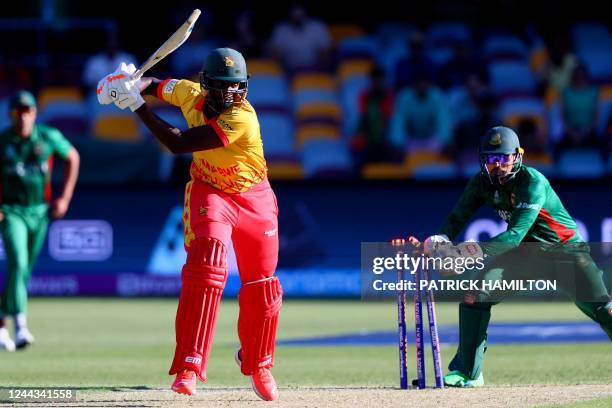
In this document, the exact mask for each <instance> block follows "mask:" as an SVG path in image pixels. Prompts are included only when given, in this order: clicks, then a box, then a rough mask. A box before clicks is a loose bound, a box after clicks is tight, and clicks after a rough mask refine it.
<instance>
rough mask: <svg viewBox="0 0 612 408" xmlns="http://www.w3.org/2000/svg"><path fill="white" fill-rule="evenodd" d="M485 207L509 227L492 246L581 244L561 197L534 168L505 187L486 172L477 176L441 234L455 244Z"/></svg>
mask: <svg viewBox="0 0 612 408" xmlns="http://www.w3.org/2000/svg"><path fill="white" fill-rule="evenodd" d="M483 205H488V206H490V207H492V208H493V209H494V210H495V211H497V213H498V214H499V216H500V217H501V218H502V219H503V220H504V221H506V222H507V223H508V229H507V230H506V231H505V232H502V233H501V234H499V235H497V236H495V237H493V238H492V239H491V240H490V242H499V243H507V244H512V245H509V246H508V248H509V247H510V246H514V245H518V244H519V243H521V242H523V241H527V242H544V243H561V242H563V243H565V242H582V238H581V237H580V234H579V233H578V230H577V228H576V222H575V221H574V219H573V218H572V217H570V215H569V213H568V212H567V210H566V209H565V207H563V204H562V203H561V200H560V199H559V196H557V194H556V193H555V191H554V190H553V189H552V187H551V186H550V183H549V182H548V180H547V179H546V177H544V175H542V173H540V172H539V171H537V170H535V169H533V168H531V167H527V166H521V168H520V170H519V171H518V172H517V174H516V176H514V177H513V178H512V179H511V180H509V181H508V182H506V183H505V184H502V185H494V184H492V183H491V182H490V181H489V178H488V177H487V176H486V175H485V174H484V173H483V172H479V173H478V174H476V175H475V176H474V177H472V179H471V180H470V181H469V183H468V185H467V187H466V189H465V191H464V192H463V194H462V196H461V198H460V199H459V202H458V203H457V204H456V205H455V208H454V209H453V210H452V212H451V213H450V215H449V216H448V218H447V219H446V221H445V222H444V224H443V226H442V228H441V229H440V233H441V234H446V235H447V236H448V237H449V238H450V239H451V240H453V239H454V238H455V237H456V236H457V234H459V232H460V231H461V230H462V229H463V227H464V226H465V224H466V223H467V221H468V220H469V219H470V218H471V217H472V215H474V213H475V212H476V211H477V210H478V209H479V208H480V207H481V206H483ZM485 252H486V251H485Z"/></svg>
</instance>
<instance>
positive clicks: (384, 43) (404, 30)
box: [374, 22, 415, 49]
mask: <svg viewBox="0 0 612 408" xmlns="http://www.w3.org/2000/svg"><path fill="white" fill-rule="evenodd" d="M414 31H415V28H414V26H412V25H410V24H407V23H404V22H402V23H385V24H381V25H380V26H379V27H378V29H377V30H376V33H375V34H374V35H375V36H376V38H377V39H378V43H379V44H380V45H381V48H383V49H388V48H389V47H392V46H393V45H394V44H402V45H404V46H406V45H407V44H408V41H409V40H410V36H411V35H412V33H413V32H414Z"/></svg>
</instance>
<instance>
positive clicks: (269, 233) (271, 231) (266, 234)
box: [264, 228, 276, 237]
mask: <svg viewBox="0 0 612 408" xmlns="http://www.w3.org/2000/svg"><path fill="white" fill-rule="evenodd" d="M264 235H265V236H266V237H273V236H275V235H276V228H274V229H271V230H269V231H264Z"/></svg>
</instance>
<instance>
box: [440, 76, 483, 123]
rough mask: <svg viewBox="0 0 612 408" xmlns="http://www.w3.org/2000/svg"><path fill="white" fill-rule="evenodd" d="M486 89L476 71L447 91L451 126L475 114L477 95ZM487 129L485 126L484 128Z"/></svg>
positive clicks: (476, 110)
mask: <svg viewBox="0 0 612 408" xmlns="http://www.w3.org/2000/svg"><path fill="white" fill-rule="evenodd" d="M486 89H487V85H486V83H485V82H484V81H483V79H482V77H481V76H479V75H478V74H476V73H470V74H467V76H466V77H465V78H464V82H463V84H462V86H456V87H454V88H453V89H450V90H449V91H448V92H447V100H448V106H449V109H450V113H451V122H452V124H453V126H456V125H457V124H459V123H461V122H464V121H467V120H469V119H472V118H474V117H475V116H476V115H477V112H478V96H479V95H480V93H481V92H483V91H485V90H486ZM490 127H492V126H490ZM488 129H489V128H486V129H485V130H488Z"/></svg>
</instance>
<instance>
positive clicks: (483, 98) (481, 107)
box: [452, 88, 501, 167]
mask: <svg viewBox="0 0 612 408" xmlns="http://www.w3.org/2000/svg"><path fill="white" fill-rule="evenodd" d="M474 104H475V106H476V112H475V113H474V115H473V116H470V117H466V118H465V119H464V120H462V121H460V122H459V123H458V124H457V126H456V128H455V129H456V130H455V135H454V138H453V142H452V151H453V154H452V156H453V157H455V158H456V160H457V165H459V166H461V167H463V165H465V164H467V163H470V162H472V163H473V162H476V163H477V162H478V157H477V154H476V152H475V151H474V143H478V142H479V141H480V138H481V135H483V134H485V133H486V131H487V130H488V129H490V128H492V127H494V126H497V125H499V124H500V123H501V120H500V118H499V116H498V114H497V100H496V99H495V96H494V94H493V93H492V92H491V91H489V90H488V89H486V88H483V89H481V90H480V91H479V92H478V93H477V94H475V95H474Z"/></svg>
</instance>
